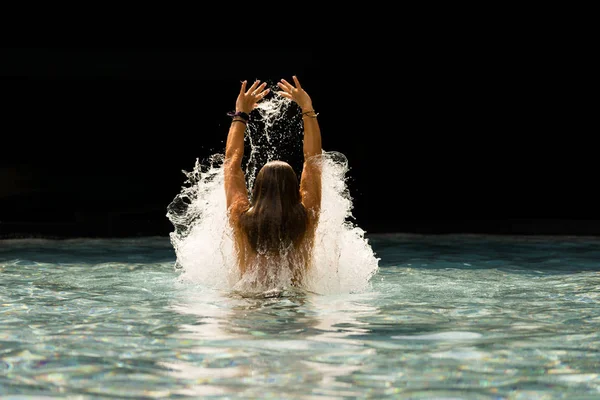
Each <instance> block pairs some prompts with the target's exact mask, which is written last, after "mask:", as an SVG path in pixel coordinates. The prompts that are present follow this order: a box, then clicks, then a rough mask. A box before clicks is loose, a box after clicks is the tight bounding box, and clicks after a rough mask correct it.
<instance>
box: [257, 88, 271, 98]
mask: <svg viewBox="0 0 600 400" xmlns="http://www.w3.org/2000/svg"><path fill="white" fill-rule="evenodd" d="M270 91H271V90H269V89H266V90H265V91H263V92H261V93H259V94H257V95H256V97H257V100H256V101H260V100H262V98H263V97H265V96H266V95H268V94H269V92H270Z"/></svg>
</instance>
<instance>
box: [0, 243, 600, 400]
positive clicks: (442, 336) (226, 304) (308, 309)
mask: <svg viewBox="0 0 600 400" xmlns="http://www.w3.org/2000/svg"><path fill="white" fill-rule="evenodd" d="M369 242H370V244H371V246H372V248H373V251H374V252H375V253H376V255H377V257H379V258H380V262H379V270H378V271H377V273H376V274H375V275H374V276H373V277H372V278H371V281H370V285H369V286H368V287H367V288H366V289H365V290H362V291H359V292H348V293H339V292H336V293H332V294H327V293H313V292H306V291H302V290H295V291H292V290H290V291H284V292H283V293H273V294H263V295H252V296H244V295H243V294H240V293H238V292H235V291H228V290H223V289H215V288H210V287H205V286H203V285H202V284H201V283H197V282H196V283H191V282H186V281H182V280H181V279H178V278H179V274H180V272H179V271H178V270H177V269H176V268H174V265H175V258H176V257H175V253H174V251H173V247H172V245H171V243H170V241H169V239H168V238H163V237H151V238H135V239H70V240H43V239H18V240H4V241H0V282H1V284H0V396H2V398H10V399H13V398H14V399H16V398H18V399H25V398H32V399H40V398H72V399H88V398H89V399H92V398H98V399H106V398H148V399H151V398H173V399H177V398H182V399H183V398H227V399H238V398H239V399H242V398H244V399H357V398H377V399H381V398H394V399H555V398H569V399H599V398H600V272H599V271H600V264H599V260H600V247H599V244H600V239H595V238H575V237H495V236H477V235H462V236H452V235H447V236H444V235H442V236H419V235H391V234H390V235H371V236H369Z"/></svg>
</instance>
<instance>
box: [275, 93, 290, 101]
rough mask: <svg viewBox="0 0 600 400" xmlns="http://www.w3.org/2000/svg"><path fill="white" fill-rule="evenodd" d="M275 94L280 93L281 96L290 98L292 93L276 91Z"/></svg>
mask: <svg viewBox="0 0 600 400" xmlns="http://www.w3.org/2000/svg"><path fill="white" fill-rule="evenodd" d="M277 94H278V95H280V96H281V97H285V98H286V99H290V100H292V95H291V94H289V93H288V92H277Z"/></svg>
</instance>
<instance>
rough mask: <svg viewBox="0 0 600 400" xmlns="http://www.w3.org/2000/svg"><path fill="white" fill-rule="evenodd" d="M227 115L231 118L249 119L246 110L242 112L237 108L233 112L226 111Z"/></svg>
mask: <svg viewBox="0 0 600 400" xmlns="http://www.w3.org/2000/svg"><path fill="white" fill-rule="evenodd" d="M227 115H229V116H230V117H233V118H240V119H243V120H244V121H249V120H250V114H248V113H247V112H244V111H238V110H237V109H236V111H235V112H228V113H227Z"/></svg>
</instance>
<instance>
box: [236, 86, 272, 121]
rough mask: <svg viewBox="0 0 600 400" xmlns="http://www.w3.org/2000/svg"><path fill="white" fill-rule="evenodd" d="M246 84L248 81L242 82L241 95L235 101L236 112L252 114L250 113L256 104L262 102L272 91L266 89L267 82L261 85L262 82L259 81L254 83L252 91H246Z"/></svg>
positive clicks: (251, 87)
mask: <svg viewBox="0 0 600 400" xmlns="http://www.w3.org/2000/svg"><path fill="white" fill-rule="evenodd" d="M246 83H247V81H243V82H242V88H241V89H240V94H239V95H238V97H237V100H236V101H235V111H236V112H245V113H247V114H250V111H252V110H254V107H255V106H256V103H258V102H259V101H260V100H262V98H263V97H265V96H266V95H267V94H268V93H269V91H270V90H269V89H265V86H267V83H266V82H263V83H262V84H260V81H259V80H257V81H254V83H253V84H252V86H250V89H248V90H247V91H246ZM259 84H260V86H259Z"/></svg>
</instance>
